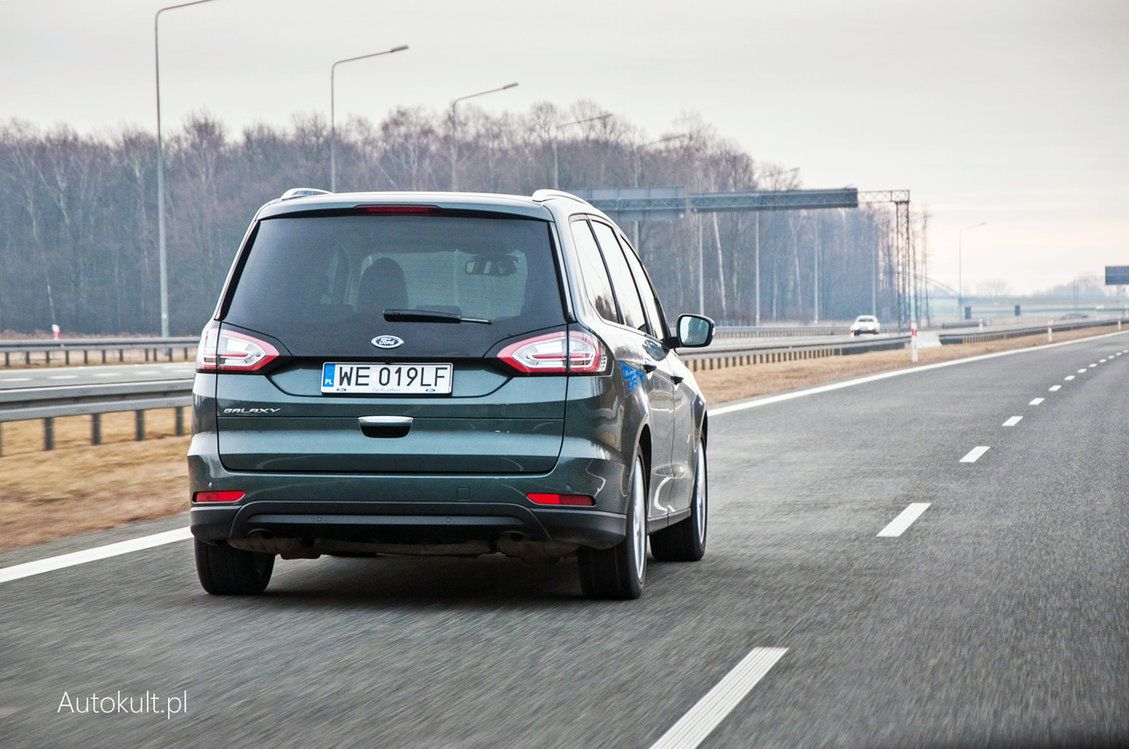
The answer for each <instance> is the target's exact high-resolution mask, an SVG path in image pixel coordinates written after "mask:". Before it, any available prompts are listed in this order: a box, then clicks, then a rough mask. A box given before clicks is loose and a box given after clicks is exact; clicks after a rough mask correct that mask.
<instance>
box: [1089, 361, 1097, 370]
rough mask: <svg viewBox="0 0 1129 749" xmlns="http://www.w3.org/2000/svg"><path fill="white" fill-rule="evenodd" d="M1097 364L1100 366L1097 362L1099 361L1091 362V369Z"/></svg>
mask: <svg viewBox="0 0 1129 749" xmlns="http://www.w3.org/2000/svg"><path fill="white" fill-rule="evenodd" d="M1096 366H1098V363H1097V362H1094V363H1093V364H1091V365H1090V369H1093V368H1094V367H1096Z"/></svg>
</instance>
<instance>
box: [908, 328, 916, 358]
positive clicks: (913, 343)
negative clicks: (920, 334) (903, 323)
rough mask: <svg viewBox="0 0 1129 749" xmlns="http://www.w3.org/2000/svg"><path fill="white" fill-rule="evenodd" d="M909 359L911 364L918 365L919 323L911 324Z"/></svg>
mask: <svg viewBox="0 0 1129 749" xmlns="http://www.w3.org/2000/svg"><path fill="white" fill-rule="evenodd" d="M909 351H910V354H909V358H910V361H911V362H914V363H915V364H916V363H917V323H915V322H911V323H910V324H909Z"/></svg>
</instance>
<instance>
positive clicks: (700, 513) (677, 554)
mask: <svg viewBox="0 0 1129 749" xmlns="http://www.w3.org/2000/svg"><path fill="white" fill-rule="evenodd" d="M708 519H709V476H708V472H707V471H706V445H705V442H702V441H700V440H699V442H698V460H697V464H696V466H695V469H694V494H693V498H692V500H691V502H690V517H688V518H686V519H685V520H680V521H678V522H677V523H675V524H674V525H672V526H670V527H668V528H663V529H662V530H661V531H656V532H655V533H653V534H651V554H652V555H653V556H654V557H655V559H657V560H659V561H660V562H697V561H698V560H699V559H701V558H702V557H703V556H705V554H706V535H707V533H708V532H709V525H708V522H707V521H708Z"/></svg>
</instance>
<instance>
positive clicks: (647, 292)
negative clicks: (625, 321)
mask: <svg viewBox="0 0 1129 749" xmlns="http://www.w3.org/2000/svg"><path fill="white" fill-rule="evenodd" d="M623 254H624V256H625V257H626V258H627V266H628V267H629V268H631V275H632V276H633V277H634V278H635V285H636V286H637V287H638V288H639V294H640V296H642V298H643V308H644V309H645V310H646V311H647V319H648V320H649V321H650V324H651V330H652V331H653V332H652V335H654V337H655V338H658V339H660V340H662V339H663V338H665V337H666V325H665V324H664V322H665V321H664V318H663V312H662V305H661V304H659V300H658V297H657V296H655V290H654V289H653V288H652V287H651V281H650V279H649V278H647V273H646V271H644V270H643V264H642V263H641V262H639V258H638V257H637V256H636V255H635V250H633V249H631V247H630V246H629V245H626V244H625V245H624V248H623Z"/></svg>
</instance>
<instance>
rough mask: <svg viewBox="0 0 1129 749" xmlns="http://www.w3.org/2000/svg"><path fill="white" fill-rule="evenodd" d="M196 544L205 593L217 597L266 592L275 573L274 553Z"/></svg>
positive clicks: (201, 542)
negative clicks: (272, 573) (272, 574)
mask: <svg viewBox="0 0 1129 749" xmlns="http://www.w3.org/2000/svg"><path fill="white" fill-rule="evenodd" d="M194 541H195V542H196V575H197V577H199V578H200V585H201V586H202V587H203V588H204V590H206V591H208V592H209V593H211V594H212V595H214V596H249V595H250V596H253V595H257V594H259V593H262V592H263V591H264V590H266V588H267V583H269V582H270V576H271V572H273V571H274V554H263V553H261V552H257V551H243V550H242V549H233V548H231V547H230V546H220V545H213V544H206V543H204V542H203V541H201V540H200V539H194Z"/></svg>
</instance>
